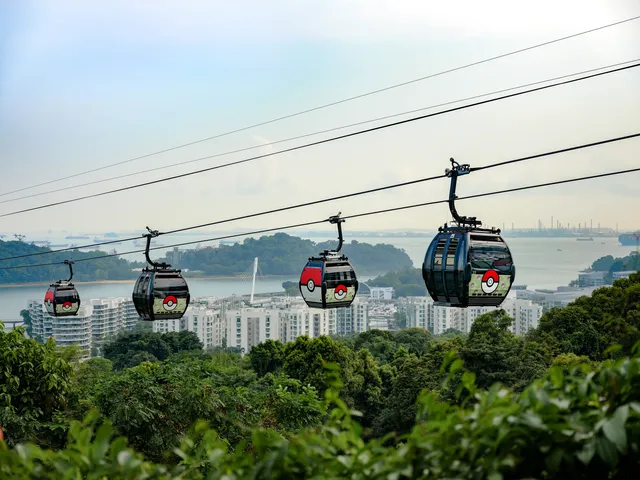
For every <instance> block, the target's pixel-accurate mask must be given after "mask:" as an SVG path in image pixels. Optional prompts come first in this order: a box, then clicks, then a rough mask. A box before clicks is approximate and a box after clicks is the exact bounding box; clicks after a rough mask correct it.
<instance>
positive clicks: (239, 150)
mask: <svg viewBox="0 0 640 480" xmlns="http://www.w3.org/2000/svg"><path fill="white" fill-rule="evenodd" d="M639 61H640V58H636V59H634V60H627V61H626V62H619V63H613V64H610V65H605V66H602V67H597V68H591V69H589V70H582V71H580V72H575V73H570V74H567V75H560V76H558V77H553V78H547V79H545V80H538V81H536V82H530V83H525V84H521V85H517V86H515V87H509V88H503V89H501V90H495V91H493V92H489V93H482V94H479V95H472V96H470V97H465V98H461V99H458V100H451V101H448V102H442V103H438V104H434V105H429V106H427V107H421V108H416V109H413V110H408V111H405V112H400V113H393V114H391V115H385V116H382V117H378V118H374V119H371V120H364V121H361V122H356V123H351V124H348V125H341V126H339V127H332V128H328V129H325V130H319V131H316V132H311V133H305V134H302V135H297V136H295V137H289V138H285V139H281V140H276V141H273V142H268V143H263V144H261V145H252V146H251V147H244V148H239V149H236V150H229V151H226V152H222V153H216V154H213V155H207V156H204V157H198V158H194V159H191V160H187V161H184V162H177V163H172V164H170V165H163V166H160V167H154V168H150V169H147V170H140V171H137V172H133V173H127V174H123V175H116V176H113V177H108V178H102V179H100V180H94V181H91V182H85V183H80V184H77V185H70V186H67V187H62V188H57V189H55V190H47V191H46V192H38V193H32V194H29V195H24V196H22V197H15V198H10V199H8V200H2V201H0V204H3V203H11V202H16V201H18V200H24V199H26V198H34V197H40V196H42V195H49V194H51V193H58V192H64V191H67V190H74V189H76V188H82V187H88V186H90V185H97V184H100V183H105V182H111V181H113V180H121V179H123V178H129V177H134V176H136V175H143V174H145V173H151V172H157V171H159V170H164V169H166V168H173V167H179V166H182V165H188V164H190V163H195V162H202V161H204V160H210V159H212V158H219V157H225V156H228V155H233V154H234V153H242V152H247V151H250V150H255V149H258V148H263V147H270V146H273V145H278V144H281V143H286V142H291V141H294V140H300V139H302V138H308V137H314V136H316V135H321V134H323V133H331V132H335V131H337V130H344V129H347V128H351V127H358V126H360V125H366V124H369V123H375V122H379V121H382V120H388V119H390V118H396V117H402V116H404V115H409V114H411V113H418V112H423V111H425V110H432V109H434V108H439V107H446V106H449V105H453V104H456V103H461V102H467V101H470V100H476V99H478V98H484V97H490V96H492V95H498V94H500V93H505V92H511V91H513V90H519V89H521V88H527V87H532V86H534V85H540V84H543V83H548V82H554V81H557V80H562V79H565V78H569V77H575V76H577V75H584V74H587V73H591V72H597V71H600V70H605V69H608V68H614V67H618V66H621V65H627V64H630V63H634V62H639ZM224 166H226V165H218V167H219V168H221V167H224ZM4 195H8V194H2V195H0V197H1V196H4Z"/></svg>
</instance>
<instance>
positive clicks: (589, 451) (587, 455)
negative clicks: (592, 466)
mask: <svg viewBox="0 0 640 480" xmlns="http://www.w3.org/2000/svg"><path fill="white" fill-rule="evenodd" d="M595 453H596V444H595V443H594V442H589V443H586V444H585V445H584V447H582V450H580V451H579V452H577V453H576V457H578V460H580V461H581V462H582V463H584V464H585V465H589V463H590V462H591V459H592V458H593V456H594V455H595Z"/></svg>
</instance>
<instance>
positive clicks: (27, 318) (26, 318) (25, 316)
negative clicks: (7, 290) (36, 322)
mask: <svg viewBox="0 0 640 480" xmlns="http://www.w3.org/2000/svg"><path fill="white" fill-rule="evenodd" d="M20 316H21V317H22V322H23V325H24V328H25V330H26V332H27V335H29V336H30V337H31V338H33V322H32V321H31V315H29V310H26V309H25V310H20ZM36 340H38V339H36Z"/></svg>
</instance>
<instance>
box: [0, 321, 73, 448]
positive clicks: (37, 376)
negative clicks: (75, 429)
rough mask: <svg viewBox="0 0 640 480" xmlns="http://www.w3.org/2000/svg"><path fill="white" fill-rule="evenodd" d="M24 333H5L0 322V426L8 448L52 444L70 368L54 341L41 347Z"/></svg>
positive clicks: (17, 329)
mask: <svg viewBox="0 0 640 480" xmlns="http://www.w3.org/2000/svg"><path fill="white" fill-rule="evenodd" d="M24 334H25V330H24V329H23V328H22V327H17V328H14V329H12V330H11V331H10V332H8V333H7V332H5V331H4V324H3V323H2V322H0V425H2V429H3V430H4V435H5V439H6V441H7V442H8V443H9V444H10V445H15V444H17V443H20V442H24V441H26V440H36V439H37V440H39V442H40V443H41V444H45V445H51V444H54V445H55V444H56V441H57V439H56V430H58V428H63V426H62V427H61V426H60V425H59V424H58V421H57V415H58V413H59V412H60V411H61V410H62V409H64V408H65V404H66V395H67V393H68V391H69V387H70V380H71V376H72V373H73V367H72V365H71V364H70V363H69V362H68V361H67V360H65V359H64V358H62V357H61V355H60V354H59V352H58V351H56V347H55V343H54V342H53V341H48V342H47V343H45V344H44V345H43V344H41V343H38V342H36V341H35V340H34V339H31V338H25V336H24Z"/></svg>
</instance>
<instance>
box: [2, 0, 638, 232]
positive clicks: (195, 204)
mask: <svg viewBox="0 0 640 480" xmlns="http://www.w3.org/2000/svg"><path fill="white" fill-rule="evenodd" d="M441 3H442V2H424V1H422V2H420V1H404V2H403V1H398V0H396V1H395V2H394V1H382V0H371V1H367V2H365V1H363V0H357V1H346V0H343V1H338V0H331V1H324V2H320V1H310V0H309V1H305V2H294V1H292V0H287V1H284V0H273V1H272V2H260V1H249V0H245V1H238V2H219V1H212V2H204V1H201V2H196V1H184V2H180V3H179V4H178V2H167V1H163V2H151V1H146V0H145V1H139V2H126V1H111V2H107V1H102V0H101V1H96V2H80V1H53V0H51V1H46V0H43V1H38V2H33V1H23V2H13V3H12V4H9V2H5V3H3V4H2V6H0V48H1V49H0V161H1V162H2V165H3V167H4V168H3V171H4V174H3V176H2V179H1V181H0V189H1V190H0V193H4V192H7V191H10V190H13V189H16V188H22V187H27V186H30V185H33V184H36V183H40V182H43V181H46V180H48V179H53V178H57V177H63V176H66V175H70V174H73V173H75V172H79V171H83V170H88V169H91V168H96V167H99V166H102V165H107V164H110V163H114V162H118V161H122V160H125V159H127V158H131V157H134V156H138V155H143V154H145V153H149V152H153V151H156V150H161V149H163V148H167V147H171V146H173V145H177V144H181V143H185V142H189V141H193V140H195V139H198V138H202V137H208V136H211V135H215V134H216V133H220V132H224V131H228V130H233V129H235V128H239V127H243V126H245V125H249V124H253V123H256V122H260V121H264V120H267V119H270V118H273V117H278V116H281V115H286V114H289V113H293V112H296V111H298V110H303V109H306V108H311V107H314V106H317V105H320V104H322V103H326V102H331V101H335V100H339V99H341V98H343V97H347V96H351V95H354V94H358V93H362V92H365V91H368V90H372V89H376V88H380V87H384V86H386V85H389V84H392V83H395V82H402V81H406V80H409V79H411V78H415V77H419V76H423V75H427V74H430V73H434V72H437V71H439V70H443V69H447V68H452V67H456V66H458V65H461V64H463V63H467V62H472V61H476V60H479V59H482V58H485V57H489V56H492V55H496V54H500V53H504V52H507V51H510V50H513V49H516V48H521V47H525V46H528V45H531V44H534V43H537V42H540V41H545V40H549V39H553V38H556V37H559V36H562V35H566V34H570V33H574V32H577V31H580V30H585V29H588V28H592V27H596V26H599V25H602V24H605V23H608V22H613V21H616V20H620V19H624V18H627V17H630V16H634V15H638V14H640V8H639V7H638V4H637V2H636V1H633V0H601V1H595V0H589V1H577V0H566V1H563V2H553V1H550V0H541V1H539V2H536V3H535V4H529V5H526V6H525V5H522V6H520V7H519V8H520V9H521V10H518V9H516V7H514V2H507V1H504V0H494V1H489V2H482V3H481V4H479V2H473V1H464V2H463V1H461V2H456V3H455V4H454V3H450V4H449V5H448V6H447V5H442V4H441ZM635 58H640V21H636V22H632V23H629V24H626V25H622V26H619V27H615V28H612V29H609V30H606V31H603V32H598V33H594V34H591V35H588V36H585V37H582V38H579V39H575V40H570V41H567V42H564V43H562V44H556V45H554V46H550V47H545V48H544V49H540V50H537V51H534V52H529V53H526V54H521V55H518V56H514V57H511V58H509V59H503V60H499V61H495V62H491V63H489V64H485V65H482V66H478V67H474V68H470V69H467V70H464V71H461V72H457V73H454V74H451V75H446V76H442V77H438V78H435V79H432V80H427V81H424V82H420V83H418V84H414V85H411V86H407V87H403V88H400V89H396V90H393V91H390V92H386V93H383V94H379V95H375V96H371V97H367V98H365V99H361V100H357V101H353V102H349V103H347V104H344V105H341V106H338V107H332V108H329V109H325V110H322V111H318V112H314V113H311V114H308V115H304V116H300V117H296V118H294V119H290V120H286V121H282V122H278V123H275V124H271V125H267V126H264V127H259V128H256V129H254V130H251V131H246V132H242V133H238V134H235V135H232V136H228V137H225V138H222V139H218V140H215V141H211V142H205V143H201V144H198V145H195V146H193V147H189V148H185V149H181V150H177V151H174V152H171V153H168V154H163V155H158V156H154V157H150V158H146V159H144V160H139V161H136V162H131V163H129V164H126V165H123V166H121V167H118V168H112V169H108V170H104V171H100V172H96V173H94V174H90V175H86V176H82V177H78V178H75V179H72V180H65V181H63V182H58V183H55V184H52V185H48V186H44V187H39V188H37V189H32V190H28V191H27V192H21V193H19V194H14V195H8V196H4V197H0V201H3V200H8V199H11V198H14V197H18V196H22V195H24V194H25V193H27V194H29V193H38V192H43V191H48V190H51V189H56V188H61V187H64V186H71V185H75V184H81V183H82V182H84V181H91V180H97V179H100V178H105V177H110V176H115V175H118V174H119V173H131V172H136V171H139V170H144V169H148V168H153V167H156V166H161V165H169V164H173V163H176V162H182V161H187V160H190V159H193V158H197V157H200V156H203V155H211V154H215V153H219V152H224V151H226V150H229V149H235V148H243V147H248V146H257V145H260V144H261V143H265V142H268V141H273V140H279V139H282V138H287V137H290V136H295V135H300V134H304V133H308V132H313V131H316V130H321V129H325V128H331V127H335V126H339V125H343V124H348V123H351V122H356V121H363V120H366V119H370V118H374V117H376V116H380V115H388V114H392V113H396V112H401V111H404V110H409V109H413V108H420V107H422V106H427V105H430V104H434V103H440V102H445V101H451V100H456V99H459V98H462V97H465V96H468V95H474V94H481V93H486V92H490V91H492V90H497V89H500V88H509V87H512V86H515V85H517V84H520V83H527V82H531V81H537V80H542V79H545V78H548V77H552V76H556V75H564V74H568V73H573V72H576V71H579V70H583V69H589V68H595V67H600V66H604V65H607V64H610V63H614V62H620V61H627V60H633V59H635ZM639 85H640V73H639V72H637V71H635V70H634V71H630V72H627V73H621V74H615V75H612V76H610V77H608V78H606V79H598V80H592V81H588V82H585V83H584V84H581V85H575V86H573V87H562V88H561V89H557V90H556V91H553V92H552V91H548V92H545V93H540V94H534V95H529V96H527V98H524V97H523V98H520V99H517V100H515V99H514V100H508V101H505V102H499V103H496V104H493V105H491V106H485V107H480V108H477V109H469V110H467V111H465V112H460V113H456V114H452V115H447V116H442V117H437V118H434V119H431V120H427V121H424V122H418V123H415V124H412V125H409V126H406V127H398V128H394V129H389V130H387V131H384V132H381V133H379V134H374V135H367V136H363V137H359V138H354V139H350V140H345V141H341V142H335V143H333V144H330V145H326V146H322V147H317V148H314V149H309V150H304V151H300V152H297V153H292V154H285V155H281V156H277V157H271V158H268V159H264V160H261V161H258V162H254V163H251V164H246V165H243V166H241V167H234V168H230V169H225V170H219V171H216V172H212V173H208V174H205V175H200V176H198V177H197V178H195V177H190V178H188V179H184V180H179V181H175V182H170V183H165V184H162V185H158V186H154V187H146V188H144V189H139V190H134V191H131V192H127V193H124V194H117V195H113V196H109V197H102V198H98V199H94V200H89V201H86V202H79V203H75V204H71V205H68V206H64V207H54V208H50V209H46V210H42V211H39V212H31V213H26V214H24V215H18V216H12V217H6V218H3V219H1V225H2V226H0V231H3V232H13V231H21V232H29V231H42V230H48V229H50V228H53V229H59V228H65V229H67V230H69V231H79V230H83V231H86V230H95V231H117V230H127V229H133V228H136V229H137V228H141V227H143V226H144V225H146V224H153V225H154V226H155V227H156V228H160V229H161V230H162V229H169V228H176V227H180V226H185V225H189V224H192V223H201V222H206V221H214V220H217V219H220V218H226V217H229V216H234V215H238V214H244V213H250V212H253V211H255V210H260V209H263V208H271V207H279V206H282V205H287V204H291V203H298V202H300V201H304V200H307V199H308V200H313V199H316V198H322V197H325V196H329V195H333V194H340V193H348V192H350V191H354V190H358V189H362V188H371V187H375V186H379V185H383V184H387V183H390V182H394V181H403V180H410V179H413V178H417V177H422V176H429V175H433V174H437V173H440V172H442V171H443V170H444V168H445V167H446V166H447V161H448V158H449V157H451V156H454V157H456V158H459V159H460V161H461V162H467V163H472V164H486V163H491V162H494V161H501V160H506V159H509V158H514V157H518V156H522V155H528V154H533V153H539V152H543V151H546V150H552V149H556V148H562V147H566V146H569V145H573V144H578V143H583V142H590V141H594V140H599V139H603V138H607V137H613V136H617V135H623V134H628V133H633V132H636V131H640V112H639V109H638V108H637V105H639V104H640V89H639V88H638V86H639ZM295 143H296V142H294V143H293V144H295ZM298 143H299V142H298ZM282 146H283V147H285V146H290V145H289V144H286V145H282ZM270 148H271V147H264V148H262V149H259V150H257V151H270V150H269V149H270ZM639 149H640V140H632V141H628V142H625V143H624V144H620V145H616V146H611V147H603V148H599V149H593V150H591V151H584V152H580V153H575V154H570V155H565V156H563V157H556V158H549V159H546V160H541V161H539V162H536V163H535V164H534V163H531V164H523V165H519V166H514V167H509V168H504V169H501V170H499V171H498V170H496V171H495V172H494V173H491V174H488V173H486V174H485V173H483V174H478V175H476V176H470V177H467V178H465V181H464V182H461V184H460V188H461V192H460V194H461V195H463V194H467V193H470V194H471V193H479V192H482V191H486V190H491V189H494V188H508V187H513V186H518V185H525V184H528V183H533V182H538V181H539V182H542V181H549V180H551V179H560V178H568V177H572V176H577V175H581V174H589V173H598V172H601V171H607V170H611V169H614V168H620V169H622V168H625V167H630V166H637V165H638V160H637V158H638V156H637V154H638V151H639ZM247 155H249V153H245V154H236V155H231V156H228V157H223V158H215V159H211V160H207V161H202V162H197V163H194V164H190V165H184V166H179V167H173V168H169V169H167V170H164V171H160V172H154V173H151V174H147V175H144V176H140V177H131V178H128V179H122V180H119V181H112V182H108V183H103V184H99V185H96V186H87V187H81V188H77V189H74V190H70V191H67V192H59V193H53V194H49V195H43V196H39V197H35V198H31V199H23V200H17V201H14V202H9V203H0V214H1V213H5V212H11V211H14V210H18V209H22V208H29V207H32V206H36V205H39V204H42V203H48V202H52V201H59V200H63V199H66V198H71V197H74V196H77V195H85V194H88V193H93V192H96V191H101V190H106V189H111V188H117V187H121V186H125V185H129V184H131V183H136V182H139V181H143V180H150V179H155V178H161V177H162V176H165V175H169V174H175V173H179V172H183V171H190V170H192V169H198V168H204V167H207V166H212V165H216V164H218V163H223V162H226V161H230V160H236V159H241V158H244V157H245V156H247ZM318 173H322V174H323V176H322V180H321V181H318V180H316V179H315V178H314V175H317V174H318ZM639 182H640V175H639V174H635V175H629V176H627V177H626V178H614V179H610V180H607V181H601V182H593V183H589V184H583V185H574V186H571V187H567V188H566V189H553V190H551V189H550V190H546V191H538V192H529V193H521V194H516V195H512V196H509V197H495V198H489V199H486V200H482V201H478V202H474V203H473V204H470V203H469V202H466V203H464V207H461V209H464V211H465V213H466V212H469V211H470V210H473V213H471V212H469V213H470V214H475V215H477V216H478V217H480V218H485V219H487V223H493V224H501V223H502V222H506V223H511V222H512V221H515V219H516V218H517V223H518V224H520V225H522V226H535V225H536V223H537V219H538V218H543V219H546V218H549V217H550V216H551V215H553V214H554V213H555V216H556V218H561V219H563V220H564V221H569V222H572V223H577V222H578V221H582V220H583V219H584V212H585V211H588V212H590V216H591V217H593V219H594V223H597V221H600V222H601V223H602V224H606V223H609V224H611V225H613V224H614V223H615V222H619V223H620V226H621V227H625V226H626V227H628V228H631V227H638V226H640V225H632V224H630V221H629V219H628V217H629V216H628V214H626V213H624V212H622V211H620V209H619V208H617V207H618V206H619V203H620V202H621V201H622V202H625V203H626V204H633V203H634V202H635V203H636V204H638V201H639V200H640V193H638V192H640V189H638V188H637V186H638V184H639ZM446 192H447V185H446V183H444V182H441V183H440V184H437V185H432V184H429V185H421V186H416V187H410V188H406V189H403V190H401V191H400V190H397V191H393V192H390V193H385V194H379V195H372V196H369V197H363V198H360V199H357V200H353V201H350V202H348V203H345V202H342V203H335V204H330V205H323V206H318V207H313V208H309V209H306V210H298V211H293V212H287V213H283V214H279V215H274V216H272V217H265V218H262V219H254V220H251V221H246V222H238V223H237V224H234V225H232V227H234V228H245V227H246V228H249V229H250V228H261V227H263V228H268V227H272V226H276V225H280V224H287V223H295V222H298V221H305V220H310V219H311V220H313V219H317V218H323V217H326V216H328V215H329V214H331V213H332V212H334V211H337V210H342V211H343V213H344V214H350V213H358V212H361V211H366V210H370V209H378V208H388V207H391V206H396V205H403V204H406V203H413V202H419V201H429V200H435V199H440V198H444V196H445V195H446ZM137 205H139V206H140V207H139V209H136V208H135V207H134V206H137ZM559 210H560V211H559ZM61 218H64V222H63V223H61V222H60V219H61ZM445 220H447V211H446V209H445V207H434V208H429V209H424V210H420V211H415V210H414V211H408V212H404V213H398V214H394V215H390V216H378V217H369V218H365V219H361V220H357V221H356V220H354V221H353V227H352V228H354V229H373V228H398V227H407V228H432V227H433V226H434V225H438V224H441V223H442V222H443V221H445Z"/></svg>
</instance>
